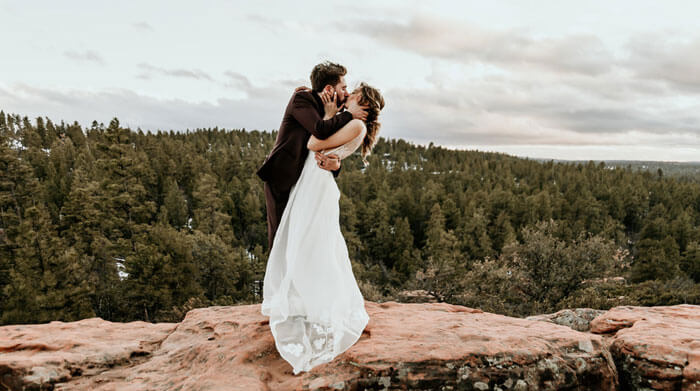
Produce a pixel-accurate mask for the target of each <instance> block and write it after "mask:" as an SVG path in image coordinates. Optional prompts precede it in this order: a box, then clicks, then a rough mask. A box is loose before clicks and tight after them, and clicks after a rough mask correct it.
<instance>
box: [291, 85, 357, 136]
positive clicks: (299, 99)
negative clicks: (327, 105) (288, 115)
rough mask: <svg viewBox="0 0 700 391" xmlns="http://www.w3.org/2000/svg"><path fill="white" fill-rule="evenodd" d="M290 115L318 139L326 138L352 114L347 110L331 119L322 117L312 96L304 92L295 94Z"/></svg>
mask: <svg viewBox="0 0 700 391" xmlns="http://www.w3.org/2000/svg"><path fill="white" fill-rule="evenodd" d="M292 116H294V118H295V119H296V120H297V121H299V123H300V124H301V126H303V127H304V129H306V130H308V131H309V133H311V134H313V135H314V136H316V138H317V139H319V140H325V139H327V138H328V137H330V136H331V135H332V134H333V133H335V132H337V131H338V130H339V129H340V128H342V127H343V126H345V124H347V123H348V122H350V120H352V114H351V113H350V112H347V111H345V112H342V113H340V114H338V115H336V116H334V117H333V118H331V119H327V120H324V119H322V118H321V116H320V115H318V111H316V108H315V107H314V102H313V98H311V97H309V96H308V95H305V94H296V95H295V96H294V110H293V111H292Z"/></svg>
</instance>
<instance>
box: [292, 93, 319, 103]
mask: <svg viewBox="0 0 700 391" xmlns="http://www.w3.org/2000/svg"><path fill="white" fill-rule="evenodd" d="M291 102H295V103H297V104H304V103H311V104H315V103H316V101H315V99H314V95H313V91H311V90H301V91H295V92H294V94H293V95H292V99H291Z"/></svg>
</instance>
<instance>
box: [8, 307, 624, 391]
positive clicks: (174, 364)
mask: <svg viewBox="0 0 700 391" xmlns="http://www.w3.org/2000/svg"><path fill="white" fill-rule="evenodd" d="M366 308H367V311H368V313H369V315H370V318H371V319H370V323H369V324H368V327H367V329H366V330H365V333H363V335H362V337H361V338H360V340H359V341H358V342H357V343H356V344H355V345H353V346H352V347H351V348H350V349H349V350H348V351H346V352H345V353H343V354H342V355H340V356H338V357H336V359H335V360H334V361H332V362H330V363H328V364H325V365H320V366H318V367H316V368H314V369H313V370H312V371H310V372H302V373H301V374H300V375H298V376H294V375H293V374H292V368H291V366H290V365H289V364H288V363H287V362H286V361H284V360H283V359H282V358H281V357H280V356H279V354H278V353H277V350H276V348H275V345H274V341H273V339H272V334H271V333H270V328H269V325H268V323H267V318H266V317H264V316H262V315H261V314H260V305H244V306H231V307H209V308H200V309H195V310H192V311H189V312H188V313H187V316H186V317H185V319H184V320H183V321H182V322H180V323H178V324H170V323H168V324H148V323H144V322H131V323H123V324H120V323H112V322H107V321H104V320H102V319H99V318H92V319H86V320H82V321H79V322H70V323H63V322H51V323H48V324H41V325H16V326H5V327H1V328H0V351H1V352H2V354H1V355H0V373H2V383H3V384H4V385H5V387H7V388H10V389H13V390H19V389H37V390H38V389H55V390H246V391H250V390H314V389H318V390H363V389H373V390H399V389H414V390H438V389H450V387H451V389H455V390H457V389H460V390H487V389H490V390H497V389H501V390H537V389H567V390H590V389H600V390H612V389H616V388H617V380H616V379H617V376H616V370H615V367H614V363H613V360H612V357H611V356H610V354H609V353H608V351H607V349H606V348H605V345H604V343H603V340H602V337H601V336H598V335H594V334H589V333H580V332H577V331H574V330H571V329H570V328H568V327H564V326H559V325H555V324H550V323H546V322H539V321H531V320H526V319H519V318H511V317H507V316H502V315H497V314H491V313H484V312H481V311H479V310H476V309H471V308H467V307H462V306H456V305H449V304H432V303H431V304H399V303H395V302H387V303H382V304H378V303H373V302H366Z"/></svg>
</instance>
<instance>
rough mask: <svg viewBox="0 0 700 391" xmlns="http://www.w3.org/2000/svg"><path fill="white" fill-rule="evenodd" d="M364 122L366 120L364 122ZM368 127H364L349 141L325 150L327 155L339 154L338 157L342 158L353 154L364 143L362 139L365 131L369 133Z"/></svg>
mask: <svg viewBox="0 0 700 391" xmlns="http://www.w3.org/2000/svg"><path fill="white" fill-rule="evenodd" d="M363 124H364V122H363ZM366 129H367V128H364V129H363V131H362V132H360V134H359V135H358V136H357V137H355V138H354V139H352V140H350V141H348V142H347V143H345V144H343V145H340V146H337V147H335V148H333V149H329V150H327V151H323V153H324V154H325V155H330V154H334V155H338V157H339V158H340V159H341V160H342V159H345V158H346V157H348V156H350V155H352V153H353V152H355V151H356V150H357V148H359V147H360V145H362V140H363V139H364V138H365V133H367V130H366Z"/></svg>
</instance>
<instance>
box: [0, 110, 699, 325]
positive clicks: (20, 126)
mask: <svg viewBox="0 0 700 391" xmlns="http://www.w3.org/2000/svg"><path fill="white" fill-rule="evenodd" d="M275 137H276V132H264V131H257V130H253V131H246V130H245V129H234V130H231V129H219V128H207V129H195V130H187V131H185V132H174V131H160V130H158V131H153V132H144V131H142V130H141V129H137V130H135V131H134V130H131V129H129V128H124V127H122V126H121V125H120V123H119V120H118V119H116V118H114V119H113V120H112V121H110V123H109V124H108V125H106V126H105V125H104V124H102V123H97V122H93V123H92V125H91V126H90V127H88V128H83V127H82V126H81V125H80V124H78V123H77V122H73V123H65V122H63V121H62V122H61V123H54V122H52V121H51V120H50V119H48V118H42V117H38V118H35V119H33V120H30V119H29V118H27V117H22V116H20V115H18V114H5V113H4V112H0V324H15V323H42V322H48V321H51V320H63V321H73V320H79V319H83V318H86V317H93V316H99V317H101V318H103V319H106V320H111V321H131V320H145V321H179V320H181V319H182V316H183V315H184V313H186V311H187V310H189V309H192V308H196V307H202V306H209V305H234V304H250V303H259V302H261V300H262V298H261V294H262V281H263V275H264V271H265V264H266V259H267V252H268V251H269V249H268V248H267V226H266V218H265V216H266V214H265V213H266V212H265V198H264V193H263V184H262V182H261V181H260V179H259V178H258V177H257V176H256V175H255V171H256V169H257V168H258V167H259V166H260V164H261V163H262V161H263V160H264V158H265V156H266V155H267V153H268V152H269V151H270V150H271V148H272V145H273V143H274V140H275ZM369 162H370V164H369V166H367V167H364V166H363V164H362V162H361V160H360V157H359V156H357V154H356V155H354V156H351V157H349V158H348V159H346V160H344V161H343V167H342V170H341V173H340V175H339V176H338V178H337V183H338V186H339V188H340V190H341V194H342V196H341V199H340V208H341V216H340V219H341V229H342V231H343V234H344V236H345V239H346V241H347V244H348V249H349V252H350V257H351V260H352V266H353V271H354V273H355V277H356V278H357V280H358V283H359V285H360V289H361V290H362V292H363V295H364V296H365V298H366V299H368V300H374V301H385V300H398V301H405V300H415V299H416V297H417V296H418V297H419V300H434V301H444V302H450V303H455V304H462V305H468V306H471V307H479V308H482V309H484V310H486V311H492V312H498V313H503V314H507V315H514V316H525V315H530V314H534V313H543V312H550V311H554V310H557V309H560V308H564V307H574V306H579V307H580V306H590V307H596V308H609V307H611V306H614V305H620V304H630V305H663V304H675V303H682V302H686V303H698V302H699V301H700V284H699V282H700V184H699V183H698V181H694V180H687V178H686V179H681V178H674V177H668V176H665V175H663V173H662V172H661V171H658V172H649V171H638V170H632V169H631V168H630V167H612V168H611V167H610V166H606V164H605V163H604V162H600V163H597V164H596V163H594V162H592V161H591V162H588V163H575V164H574V163H556V162H554V161H544V162H543V161H535V160H531V159H523V158H516V157H513V156H509V155H506V154H501V153H485V152H480V151H456V150H450V149H446V148H442V147H439V146H435V145H433V144H432V143H431V144H429V145H415V144H413V143H410V142H407V141H405V140H401V139H391V140H388V139H384V138H380V140H379V142H378V144H377V146H376V147H375V149H374V151H373V154H372V155H370V157H369ZM416 295H417V296H416Z"/></svg>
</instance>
